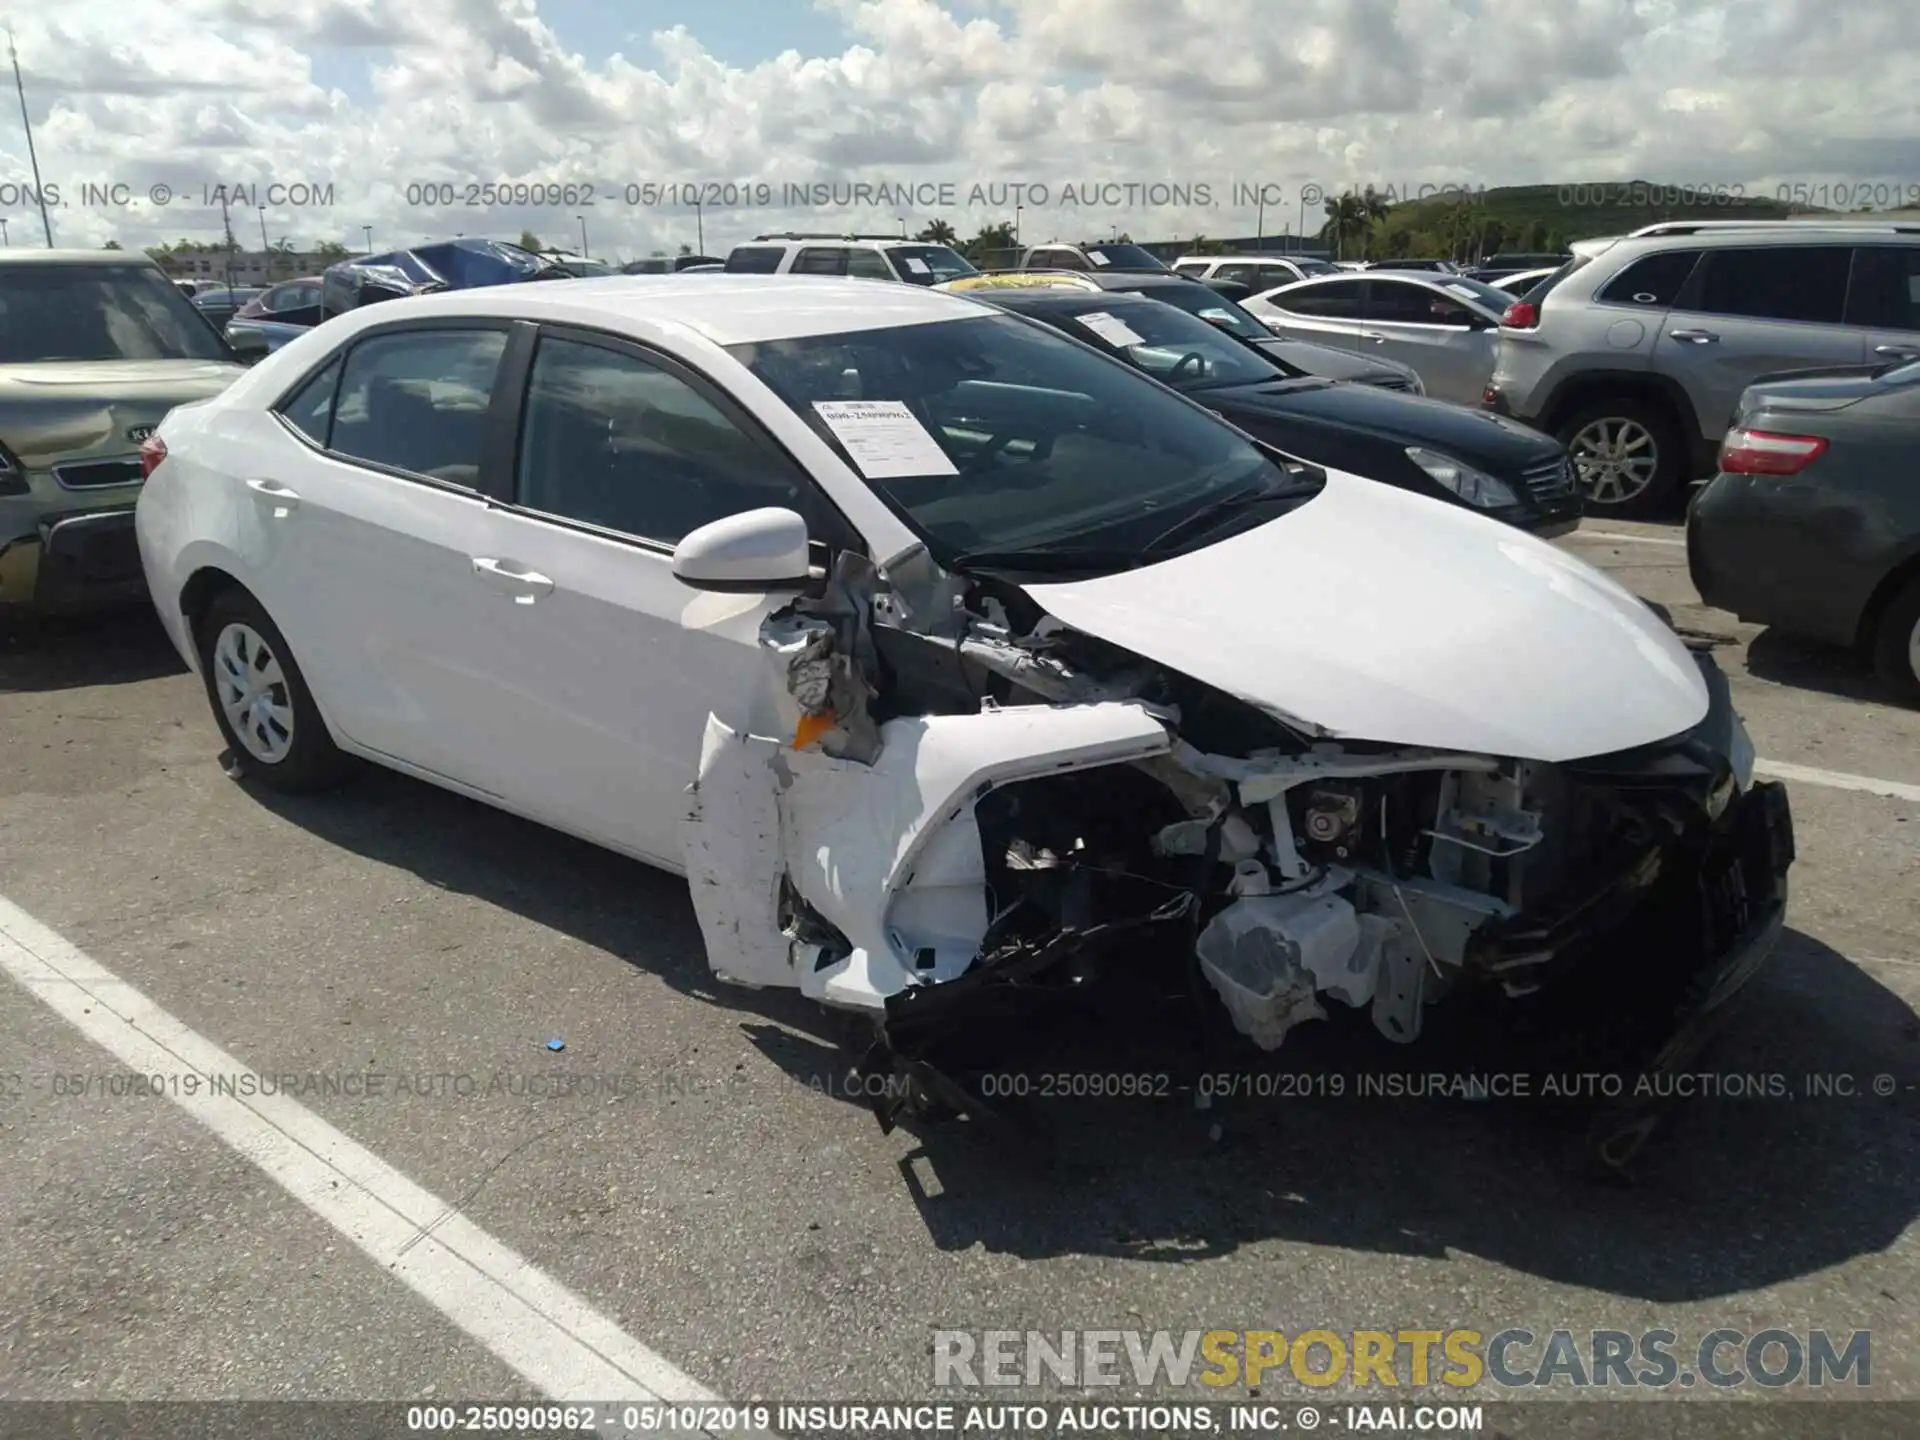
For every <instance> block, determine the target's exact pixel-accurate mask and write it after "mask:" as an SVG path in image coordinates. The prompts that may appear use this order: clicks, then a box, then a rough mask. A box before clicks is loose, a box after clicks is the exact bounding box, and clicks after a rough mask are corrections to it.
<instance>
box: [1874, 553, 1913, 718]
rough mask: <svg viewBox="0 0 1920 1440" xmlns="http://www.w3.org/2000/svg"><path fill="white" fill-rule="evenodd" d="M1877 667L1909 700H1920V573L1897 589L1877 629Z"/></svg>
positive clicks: (1889, 685) (1885, 681)
mask: <svg viewBox="0 0 1920 1440" xmlns="http://www.w3.org/2000/svg"><path fill="white" fill-rule="evenodd" d="M1873 668H1874V669H1875V670H1877V671H1878V672H1879V674H1880V679H1881V682H1882V683H1883V684H1885V685H1886V687H1887V688H1888V689H1889V690H1891V691H1893V693H1894V694H1895V695H1897V696H1898V697H1899V698H1900V699H1902V700H1904V701H1906V703H1907V704H1909V705H1913V704H1920V575H1915V576H1913V577H1912V578H1911V579H1909V580H1908V581H1907V583H1906V584H1905V585H1903V586H1901V587H1900V589H1899V590H1898V591H1896V592H1895V593H1894V597H1893V599H1891V600H1890V601H1888V602H1887V605H1886V608H1885V609H1883V610H1882V611H1881V612H1880V623H1879V625H1878V626H1877V627H1876V628H1875V630H1874V633H1873Z"/></svg>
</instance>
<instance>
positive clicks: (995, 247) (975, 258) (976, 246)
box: [962, 220, 1020, 270]
mask: <svg viewBox="0 0 1920 1440" xmlns="http://www.w3.org/2000/svg"><path fill="white" fill-rule="evenodd" d="M962 251H963V253H964V254H965V255H966V257H967V259H969V260H971V261H972V262H973V263H974V264H975V265H978V266H979V267H980V268H981V269H983V270H985V269H989V268H991V267H993V266H996V265H1011V264H1014V263H1017V262H1018V260H1019V255H1020V247H1019V245H1018V244H1016V243H1015V241H1014V238H1013V225H1012V223H1011V222H1010V221H1005V220H1003V221H1001V222H1000V223H999V224H998V225H983V226H982V227H981V228H980V232H979V234H977V235H975V236H974V237H973V238H972V239H971V240H969V241H967V243H966V245H965V246H963V247H962Z"/></svg>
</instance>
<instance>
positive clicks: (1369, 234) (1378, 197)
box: [1354, 185, 1393, 256]
mask: <svg viewBox="0 0 1920 1440" xmlns="http://www.w3.org/2000/svg"><path fill="white" fill-rule="evenodd" d="M1354 208H1355V212H1356V214H1357V217H1358V219H1359V220H1361V221H1363V222H1365V228H1364V229H1362V230H1361V231H1360V253H1361V254H1362V255H1363V256H1371V255H1372V254H1373V242H1374V237H1375V236H1376V235H1378V234H1379V233H1380V228H1381V227H1382V226H1383V225H1384V224H1385V223H1386V219H1387V214H1388V212H1389V211H1391V210H1392V209H1393V206H1392V205H1391V204H1390V203H1388V200H1387V197H1386V196H1385V195H1382V194H1381V193H1380V192H1379V191H1378V190H1376V189H1374V188H1373V186H1371V185H1369V186H1367V188H1366V189H1365V190H1362V191H1361V192H1360V194H1359V196H1358V197H1356V204H1355V207H1354Z"/></svg>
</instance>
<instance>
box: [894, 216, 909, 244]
mask: <svg viewBox="0 0 1920 1440" xmlns="http://www.w3.org/2000/svg"><path fill="white" fill-rule="evenodd" d="M893 218H894V219H896V220H898V221H899V222H900V238H901V239H902V240H904V239H906V238H907V217H906V216H904V215H896V216H894V217H893Z"/></svg>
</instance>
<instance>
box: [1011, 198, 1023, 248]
mask: <svg viewBox="0 0 1920 1440" xmlns="http://www.w3.org/2000/svg"><path fill="white" fill-rule="evenodd" d="M1021 208H1022V207H1021V204H1020V202H1019V201H1018V200H1016V201H1014V202H1013V243H1014V245H1015V246H1016V247H1018V246H1019V244H1020V211H1021Z"/></svg>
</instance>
